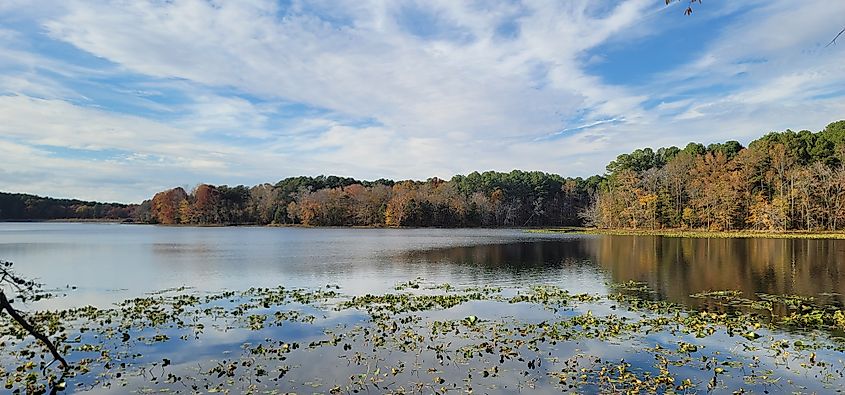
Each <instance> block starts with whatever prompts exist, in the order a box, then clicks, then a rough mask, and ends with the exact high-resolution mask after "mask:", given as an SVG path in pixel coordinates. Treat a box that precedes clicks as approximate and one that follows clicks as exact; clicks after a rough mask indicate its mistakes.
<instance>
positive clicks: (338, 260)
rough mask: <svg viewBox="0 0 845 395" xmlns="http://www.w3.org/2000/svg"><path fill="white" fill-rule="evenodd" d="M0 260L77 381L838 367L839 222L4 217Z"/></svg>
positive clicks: (406, 382) (477, 382) (252, 383)
mask: <svg viewBox="0 0 845 395" xmlns="http://www.w3.org/2000/svg"><path fill="white" fill-rule="evenodd" d="M0 260H8V261H12V262H14V263H15V266H14V268H15V270H16V271H17V272H18V273H19V274H22V275H25V276H27V277H31V278H37V279H38V280H39V281H40V282H42V283H44V284H46V286H47V287H48V288H50V289H54V290H55V293H57V294H61V295H64V296H60V297H56V298H51V299H47V300H44V301H40V302H37V303H35V304H30V305H27V306H26V308H27V309H29V310H30V311H36V310H37V311H39V313H38V314H42V315H40V316H39V317H41V319H42V320H43V321H45V322H51V321H53V322H66V324H67V325H66V326H67V328H65V327H64V326H65V325H62V326H57V327H53V329H52V330H54V331H55V333H53V334H52V336H53V337H54V338H62V339H66V342H67V344H68V347H69V349H68V353H69V359H70V360H71V361H72V363H74V364H75V365H74V366H76V368H74V369H76V370H74V374H73V375H69V376H67V377H65V378H64V379H62V380H66V381H67V386H68V388H69V389H70V390H72V391H74V392H88V393H122V392H125V390H126V389H130V390H133V391H147V390H150V391H158V390H164V389H167V390H168V391H174V390H175V391H183V392H194V391H198V390H201V391H209V392H217V391H227V390H228V391H234V392H260V390H263V389H276V388H282V389H284V390H289V391H298V392H335V393H347V392H360V391H365V392H367V391H370V392H406V391H407V392H449V391H457V390H461V391H472V390H473V389H474V390H475V391H476V392H488V393H510V392H514V391H517V390H526V391H527V390H531V391H534V392H548V393H555V392H559V391H560V390H561V389H563V390H571V389H576V390H577V391H579V392H586V393H599V392H615V391H617V390H623V389H627V390H644V391H648V392H652V391H657V392H665V391H666V390H667V388H672V389H673V390H676V391H680V392H683V391H703V390H705V389H706V390H724V391H727V390H730V391H733V390H736V389H739V388H748V389H751V390H755V391H764V390H765V391H770V392H785V391H786V392H788V391H794V390H797V391H799V392H805V391H806V392H813V391H816V392H827V391H831V390H834V389H842V388H843V378H842V375H843V366H842V355H843V354H842V351H843V350H845V340H843V339H842V335H843V332H842V330H841V329H845V327H842V328H840V327H839V326H837V325H840V324H839V323H840V320H841V322H842V323H843V325H845V316H843V315H841V312H840V310H841V308H842V305H843V296H842V295H843V294H845V271H844V270H845V268H844V267H843V265H845V240H797V239H796V240H788V239H684V238H664V237H651V236H600V235H567V234H536V233H527V232H524V231H522V230H517V229H346V228H275V227H208V228H196V227H160V226H148V225H125V224H107V223H0ZM281 287H284V288H281ZM160 291H164V292H160ZM713 291H718V292H713ZM721 291H731V292H721ZM127 299H131V300H128V301H125V302H124V300H127ZM86 305H91V306H95V307H97V308H96V309H94V308H85V309H73V308H78V307H82V306H86ZM48 309H49V310H50V311H55V309H71V310H66V311H65V312H61V313H59V312H55V313H52V312H47V310H48ZM698 311H701V312H702V313H699V312H698ZM705 312H706V313H705ZM796 312H797V313H800V314H799V315H795V314H794V313H796ZM816 312H818V314H816ZM57 317H61V318H60V319H59V318H57ZM56 328H58V329H56ZM837 328H840V329H837ZM0 329H2V328H0ZM7 329H8V330H9V331H12V330H13V329H14V328H13V327H7ZM0 333H2V332H0ZM423 334H425V336H423ZM790 345H791V346H790ZM32 347H37V345H35V346H34V345H33V344H32V342H31V341H30V342H28V341H26V340H23V341H20V342H17V341H13V342H11V343H10V345H9V347H7V348H5V349H4V351H3V352H0V361H2V362H3V364H4V365H6V366H5V367H4V370H2V371H0V373H3V372H4V371H5V373H3V377H5V378H6V380H7V388H12V387H14V386H16V385H18V384H15V383H19V382H20V383H25V382H27V381H26V380H35V381H37V379H36V378H37V377H41V376H38V365H33V366H28V365H26V363H27V361H30V360H45V359H44V357H43V356H41V357H38V358H36V357H34V356H35V355H36V354H32V353H31V351H30V350H31V349H32ZM787 347H789V348H788V349H787ZM45 361H46V362H49V358H46V360H45ZM162 361H164V362H162ZM796 365H800V366H801V367H802V369H796ZM16 366H21V368H20V369H18V370H15V369H12V368H15V367H16ZM79 366H82V368H79ZM53 368H55V366H54V367H53ZM153 371H155V372H157V373H156V374H154V375H153V374H152V372H153ZM91 372H93V373H91ZM165 373H167V374H165ZM27 374H32V375H33V376H31V377H30V376H26V375H27ZM32 377H36V378H32ZM15 378H18V380H20V381H15ZM165 378H166V379H165ZM271 378H272V380H271ZM53 380H58V379H53ZM787 383H788V384H787ZM32 385H35V384H32ZM388 390H389V391H388ZM730 391H728V392H730Z"/></svg>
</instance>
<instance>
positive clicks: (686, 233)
mask: <svg viewBox="0 0 845 395" xmlns="http://www.w3.org/2000/svg"><path fill="white" fill-rule="evenodd" d="M526 232H528V233H541V234H586V235H605V236H660V237H673V238H690V239H755V238H756V239H832V240H845V232H841V231H839V232H835V231H822V232H812V231H809V232H808V231H760V230H736V231H714V230H689V229H654V230H652V229H598V228H545V229H527V230H526Z"/></svg>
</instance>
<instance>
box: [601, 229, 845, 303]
mask: <svg viewBox="0 0 845 395" xmlns="http://www.w3.org/2000/svg"><path fill="white" fill-rule="evenodd" d="M589 244H590V251H591V255H592V256H593V260H594V261H595V262H596V263H597V264H598V265H600V266H601V267H602V268H603V269H605V270H606V271H607V272H609V274H610V275H611V277H612V279H613V280H614V281H616V282H625V281H629V280H634V281H642V282H645V283H647V284H649V285H650V286H651V288H652V289H654V290H656V291H657V292H658V293H659V294H660V296H662V297H663V298H666V299H668V300H670V301H673V302H679V303H685V304H689V303H696V300H694V299H693V298H690V297H689V295H690V294H693V293H697V292H703V291H710V290H728V289H731V290H738V291H742V292H743V293H744V294H746V295H748V296H751V295H754V294H755V293H769V294H796V295H809V296H814V295H818V294H819V293H822V292H837V293H845V272H844V271H843V270H845V268H843V267H842V265H843V264H845V263H843V262H841V261H842V257H843V255H845V254H843V253H845V242H843V241H839V240H787V239H687V238H662V237H641V236H640V237H633V236H606V237H600V238H596V239H593V240H592V241H591V242H590V243H589ZM837 298H839V301H840V302H842V301H843V300H842V298H843V296H842V295H839V296H837Z"/></svg>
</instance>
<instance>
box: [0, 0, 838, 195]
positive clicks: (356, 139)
mask: <svg viewBox="0 0 845 395" xmlns="http://www.w3.org/2000/svg"><path fill="white" fill-rule="evenodd" d="M664 3H665V2H664V0H622V1H619V0H564V1H533V0H524V1H523V0H504V1H492V0H491V1H488V0H475V1H463V2H462V1H454V0H442V1H441V0H426V1H384V0H354V1H340V0H331V1H329V0H326V1H322V0H315V1H298V0H290V1H278V0H232V1H223V0H172V1H165V0H133V1H99V0H84V1H77V0H63V1H50V0H45V1H38V2H33V1H22V0H3V1H2V2H0V191H7V192H24V193H33V194H39V195H47V196H54V197H73V198H81V199H88V200H99V201H118V202H140V201H142V200H144V199H148V198H150V197H151V196H152V195H153V194H154V193H155V192H158V191H161V190H164V189H167V188H171V187H175V186H182V187H185V188H186V189H189V190H190V189H191V188H192V187H194V186H195V185H197V184H199V183H210V184H228V185H238V184H244V185H255V184H259V183H265V182H270V183H275V182H277V181H279V180H280V179H282V178H285V177H289V176H297V175H312V176H316V175H319V174H327V175H328V174H334V175H340V176H347V177H354V178H357V179H377V178H392V179H396V180H402V179H427V178H429V177H435V176H436V177H440V178H443V179H449V178H451V177H452V176H453V175H455V174H466V173H469V172H472V171H486V170H496V171H510V170H513V169H522V170H540V171H545V172H551V173H558V174H561V175H564V176H581V177H585V176H589V175H593V174H603V173H604V167H605V165H606V164H607V163H608V162H609V161H610V160H612V159H614V158H615V157H616V156H617V155H619V154H621V153H624V152H630V151H632V150H633V149H636V148H641V147H647V146H648V147H655V148H656V147H660V146H670V145H676V146H683V145H686V144H687V143H688V142H690V141H695V142H702V143H705V144H708V143H713V142H721V141H725V140H739V141H740V142H742V143H743V144H747V143H748V142H749V141H751V140H753V139H755V138H757V137H759V136H761V135H763V134H765V133H767V132H771V131H781V130H785V129H787V128H791V129H793V130H801V129H808V130H812V131H818V130H821V129H822V128H823V127H824V126H825V125H826V124H828V123H830V122H832V121H836V120H840V119H845V38H843V39H841V40H840V42H837V43H836V44H833V45H830V46H827V44H828V43H829V42H830V41H831V39H833V37H834V36H835V35H836V33H837V32H839V31H840V30H841V29H842V27H843V26H845V1H826V0H807V1H794V0H745V1H728V0H721V1H720V0H711V1H706V2H704V3H703V4H701V5H696V6H695V8H694V12H693V14H692V15H691V16H685V15H684V13H683V10H684V9H685V7H686V5H685V4H681V3H674V4H672V5H669V6H666V5H665V4H664Z"/></svg>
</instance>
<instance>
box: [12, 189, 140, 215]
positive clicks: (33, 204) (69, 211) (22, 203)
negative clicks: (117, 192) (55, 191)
mask: <svg viewBox="0 0 845 395" xmlns="http://www.w3.org/2000/svg"><path fill="white" fill-rule="evenodd" d="M136 208H137V206H135V205H129V204H120V203H99V202H87V201H82V200H76V199H54V198H49V197H41V196H36V195H28V194H23V193H4V192H0V220H48V219H128V218H132V217H134V216H135V209H136Z"/></svg>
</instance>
